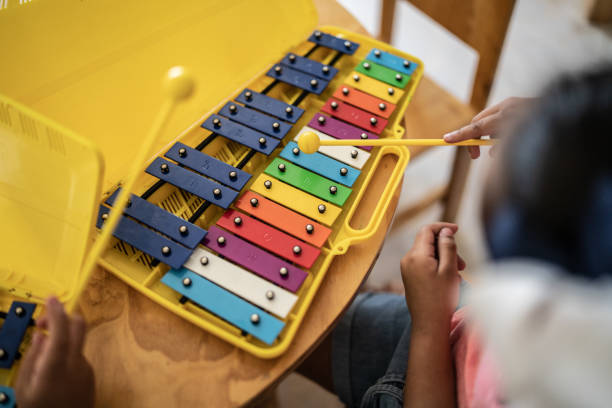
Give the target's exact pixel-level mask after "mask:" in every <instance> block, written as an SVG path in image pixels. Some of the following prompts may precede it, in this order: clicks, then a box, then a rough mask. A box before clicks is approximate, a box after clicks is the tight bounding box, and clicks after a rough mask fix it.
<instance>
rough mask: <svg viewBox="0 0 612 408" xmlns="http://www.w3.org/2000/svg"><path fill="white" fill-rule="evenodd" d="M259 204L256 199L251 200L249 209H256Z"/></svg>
mask: <svg viewBox="0 0 612 408" xmlns="http://www.w3.org/2000/svg"><path fill="white" fill-rule="evenodd" d="M258 204H259V200H258V199H256V198H251V207H257V205H258Z"/></svg>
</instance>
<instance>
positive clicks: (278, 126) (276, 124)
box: [272, 122, 280, 130]
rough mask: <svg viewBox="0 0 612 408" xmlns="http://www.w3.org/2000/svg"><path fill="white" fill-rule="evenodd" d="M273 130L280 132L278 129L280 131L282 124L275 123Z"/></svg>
mask: <svg viewBox="0 0 612 408" xmlns="http://www.w3.org/2000/svg"><path fill="white" fill-rule="evenodd" d="M272 129H274V130H278V129H280V123H278V122H274V123H273V124H272Z"/></svg>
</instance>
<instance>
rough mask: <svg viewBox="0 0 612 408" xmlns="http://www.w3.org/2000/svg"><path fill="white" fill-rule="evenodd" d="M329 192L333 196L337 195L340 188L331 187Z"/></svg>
mask: <svg viewBox="0 0 612 408" xmlns="http://www.w3.org/2000/svg"><path fill="white" fill-rule="evenodd" d="M329 192H330V193H331V194H336V193H337V192H338V187H336V186H330V187H329Z"/></svg>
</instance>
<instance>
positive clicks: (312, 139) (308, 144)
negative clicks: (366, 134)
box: [298, 132, 495, 154]
mask: <svg viewBox="0 0 612 408" xmlns="http://www.w3.org/2000/svg"><path fill="white" fill-rule="evenodd" d="M493 144H495V141H494V140H491V139H470V140H464V141H463V142H457V143H447V142H445V141H444V139H371V140H370V139H331V140H328V139H326V140H321V139H320V138H319V136H318V135H317V134H316V133H314V132H304V133H302V134H301V135H300V137H299V138H298V147H299V148H300V150H301V151H302V152H304V153H306V154H312V153H315V152H316V151H317V150H319V146H491V145H493Z"/></svg>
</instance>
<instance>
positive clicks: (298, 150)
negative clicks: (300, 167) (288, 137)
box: [291, 147, 300, 156]
mask: <svg viewBox="0 0 612 408" xmlns="http://www.w3.org/2000/svg"><path fill="white" fill-rule="evenodd" d="M291 151H292V152H293V154H295V155H296V156H297V155H298V154H300V149H298V148H297V147H294V148H293V150H291Z"/></svg>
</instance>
